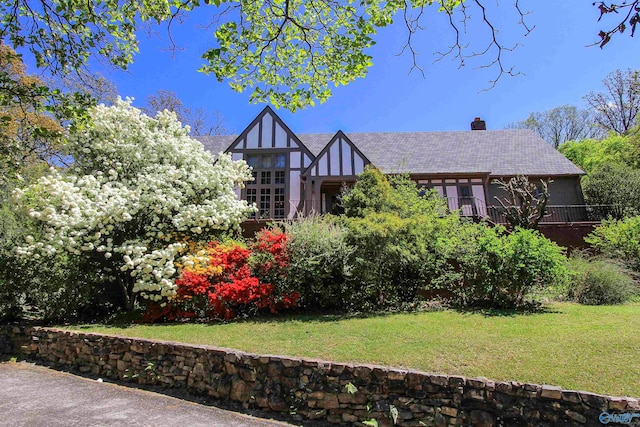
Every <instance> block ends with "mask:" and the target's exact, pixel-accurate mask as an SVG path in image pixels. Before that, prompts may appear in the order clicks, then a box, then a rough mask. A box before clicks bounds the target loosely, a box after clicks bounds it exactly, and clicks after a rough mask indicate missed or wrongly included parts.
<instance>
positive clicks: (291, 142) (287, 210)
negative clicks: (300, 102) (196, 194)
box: [225, 107, 314, 219]
mask: <svg viewBox="0 0 640 427" xmlns="http://www.w3.org/2000/svg"><path fill="white" fill-rule="evenodd" d="M225 151H226V152H228V153H231V156H232V158H233V159H234V160H240V159H244V160H245V161H246V162H247V164H248V165H249V166H251V168H252V173H253V178H254V180H253V181H250V182H248V183H247V184H246V187H245V188H244V189H243V190H242V192H241V194H240V197H242V198H244V199H246V200H247V201H249V202H250V203H255V204H256V206H257V207H258V212H257V213H256V214H255V218H257V219H261V218H275V219H284V218H292V217H293V216H294V215H295V214H296V212H298V211H299V210H300V209H302V203H303V199H302V198H301V195H302V188H301V185H302V172H303V171H304V170H305V169H306V168H307V167H308V166H309V165H310V164H311V162H312V160H313V158H314V155H313V154H312V153H311V151H309V149H308V148H307V147H306V146H305V145H304V144H303V143H302V142H301V141H300V139H299V138H298V137H297V136H296V135H295V134H294V133H293V132H292V131H291V129H289V127H288V126H287V125H286V124H285V123H284V122H283V121H282V120H281V119H280V117H278V115H277V114H275V112H273V110H272V109H271V108H269V107H266V108H265V109H264V110H262V112H261V113H260V114H258V116H257V117H256V118H255V119H254V120H253V121H252V122H251V123H250V124H249V126H247V128H246V129H245V130H244V131H243V132H242V133H241V134H240V135H239V136H238V137H237V138H236V139H235V140H234V142H233V143H231V145H230V146H229V147H227V149H226V150H225Z"/></svg>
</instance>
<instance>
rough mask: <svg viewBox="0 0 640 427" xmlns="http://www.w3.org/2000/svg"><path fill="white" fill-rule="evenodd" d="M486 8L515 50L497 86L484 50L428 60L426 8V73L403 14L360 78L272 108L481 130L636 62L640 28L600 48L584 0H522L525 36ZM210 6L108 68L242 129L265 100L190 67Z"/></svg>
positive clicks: (421, 42)
mask: <svg viewBox="0 0 640 427" xmlns="http://www.w3.org/2000/svg"><path fill="white" fill-rule="evenodd" d="M486 3H487V5H488V6H491V7H492V8H491V9H490V10H489V12H490V13H492V15H493V18H492V20H493V22H494V23H495V24H496V26H497V27H498V28H500V34H499V36H500V37H501V38H503V39H504V40H505V41H507V44H509V45H511V44H514V43H516V42H517V43H519V44H521V46H519V47H518V48H517V49H516V50H515V51H514V52H506V53H505V63H506V64H509V65H513V66H514V67H515V69H516V71H519V72H521V73H522V75H520V76H517V77H509V76H504V77H503V78H502V79H501V80H500V81H499V82H498V84H497V86H496V87H494V88H493V89H490V90H488V91H483V89H486V88H487V87H488V86H489V83H488V81H489V80H490V79H491V78H492V77H494V76H495V73H496V70H495V69H489V70H484V69H477V67H478V66H480V65H483V64H484V63H486V62H487V61H488V60H489V58H488V57H487V58H479V59H476V60H475V61H470V62H469V63H468V65H467V66H465V67H464V68H462V69H459V67H458V63H457V62H455V61H453V60H452V59H448V58H445V59H444V60H442V61H440V62H438V63H435V64H434V63H433V61H434V59H435V58H436V56H434V52H436V51H438V50H445V49H446V48H447V46H448V45H449V44H450V43H451V36H452V32H451V30H450V29H449V27H448V26H447V24H446V21H445V17H444V16H443V15H442V14H438V13H437V12H435V10H434V11H430V12H429V13H428V14H427V16H425V19H424V21H423V22H424V23H425V24H426V27H427V29H426V30H425V31H424V32H423V33H421V34H420V36H419V37H418V38H417V40H416V42H415V46H416V48H417V50H418V51H419V52H420V56H419V62H420V64H421V65H422V67H423V68H424V72H425V77H424V78H423V77H422V75H421V74H420V73H419V72H415V71H414V72H413V73H411V74H408V73H409V69H410V66H411V58H410V57H409V56H408V55H406V54H405V55H404V56H400V57H398V56H397V55H396V54H397V53H398V52H400V50H401V48H402V46H403V44H404V38H405V37H406V33H405V30H404V29H403V26H402V22H398V23H397V24H396V25H393V26H392V27H389V28H385V29H383V30H381V31H380V34H379V38H378V44H377V45H376V46H374V48H373V49H372V50H371V51H370V52H369V53H370V54H371V55H372V56H373V62H374V66H373V67H372V68H371V69H370V71H369V74H368V76H367V77H366V78H365V79H361V80H358V81H356V82H354V83H352V84H350V85H348V86H346V87H339V88H337V89H335V90H334V94H333V96H332V97H331V98H330V99H329V100H328V101H327V102H325V103H324V104H322V105H318V106H316V107H310V108H307V109H305V110H302V111H298V112H296V113H290V112H289V111H287V110H283V109H280V110H277V113H278V114H279V115H280V116H281V117H282V118H283V120H284V121H285V122H286V123H287V124H289V126H290V127H291V128H292V130H293V131H294V132H299V133H315V132H336V131H337V130H343V131H345V132H383V131H445V130H466V129H469V123H470V122H471V121H472V120H473V118H474V117H476V116H480V117H482V118H483V119H485V120H486V121H487V127H488V129H501V128H503V127H505V126H506V125H507V124H509V123H510V122H514V121H518V120H522V119H525V118H526V117H527V116H528V115H529V113H531V112H534V111H544V110H547V109H551V108H553V107H556V106H560V105H563V104H573V105H577V106H580V107H583V106H584V103H583V99H582V97H583V96H584V95H586V94H587V93H588V92H589V91H592V90H594V91H598V90H601V88H602V83H601V82H602V79H603V78H604V77H605V76H606V75H607V74H608V73H609V72H611V71H613V70H615V69H617V68H620V69H627V68H632V69H640V55H637V52H638V46H639V45H640V35H637V36H636V37H635V38H631V37H629V35H628V34H623V35H622V36H616V37H614V39H613V40H612V41H611V42H610V43H609V44H608V45H607V46H606V47H605V48H604V49H600V48H599V47H597V46H594V47H588V45H589V44H592V43H593V42H595V41H597V33H598V31H599V30H600V29H602V28H603V27H604V25H602V23H600V24H599V23H597V19H598V11H597V10H596V8H595V7H593V6H592V5H591V3H592V2H591V1H588V2H587V1H584V0H563V1H553V2H551V1H533V0H529V1H520V3H521V8H522V9H525V10H530V11H531V14H530V15H528V16H527V22H528V23H529V25H535V29H534V31H533V32H532V33H530V34H529V35H528V36H526V37H524V36H523V34H524V32H525V31H524V29H523V28H522V27H520V26H518V25H517V21H518V15H517V14H516V13H515V10H514V9H513V2H512V1H503V2H500V5H499V6H498V7H497V8H496V6H495V5H496V3H497V2H495V1H493V0H489V1H488V2H486ZM210 10H211V9H207V7H202V8H200V9H199V11H198V13H197V14H195V15H192V16H188V17H187V19H186V20H185V21H184V22H183V23H182V24H180V25H178V26H175V27H174V32H173V35H174V37H175V40H176V42H177V44H178V45H179V46H180V47H181V48H182V50H181V51H179V52H176V53H174V54H173V55H172V54H171V53H169V52H167V51H166V49H165V48H166V47H167V45H168V39H167V37H166V34H165V32H164V30H163V29H159V30H158V33H157V34H155V35H153V36H151V37H148V36H147V35H145V34H141V35H140V53H139V54H138V55H137V56H136V57H135V63H134V64H133V65H132V66H131V67H130V69H129V71H127V72H111V73H106V74H105V76H106V77H107V78H109V79H110V80H112V81H114V82H115V83H116V85H117V86H118V90H119V93H120V94H121V96H123V97H125V96H132V97H134V98H135V99H136V101H135V102H134V104H136V105H139V106H142V105H144V102H145V99H146V97H147V96H148V95H151V94H154V93H155V92H156V91H157V90H159V89H164V90H171V91H174V92H176V93H177V95H178V97H179V98H180V99H181V100H182V101H183V102H184V104H185V105H186V106H188V107H191V108H198V107H202V108H205V109H207V110H217V111H219V112H220V113H221V114H222V116H223V117H224V118H225V125H226V127H227V128H228V129H229V130H230V131H231V132H232V133H238V132H241V131H242V130H243V129H244V127H245V126H246V125H248V123H249V122H250V121H251V120H252V119H253V117H255V115H256V114H257V113H258V112H259V111H260V110H262V108H263V107H264V105H260V104H257V105H256V104H250V103H249V101H248V98H249V97H248V94H239V93H236V92H234V91H232V90H231V89H230V88H229V87H228V86H227V84H226V83H224V82H223V83H219V82H218V81H217V80H216V79H215V78H214V77H213V76H205V75H203V74H201V73H198V72H197V69H198V68H199V66H200V65H201V63H202V61H201V59H200V55H201V54H202V53H203V52H204V51H205V50H206V49H207V48H208V47H211V46H213V44H214V39H213V34H212V33H213V30H206V29H202V28H198V26H199V25H200V26H201V25H202V24H203V23H204V22H206V20H207V15H208V14H210V13H211V12H210ZM477 18H479V16H473V17H472V21H471V25H470V27H468V38H469V39H470V40H472V47H473V48H475V49H474V50H481V49H482V47H483V44H482V40H483V37H486V29H485V28H482V27H480V26H479V25H478V24H479V20H478V19H477Z"/></svg>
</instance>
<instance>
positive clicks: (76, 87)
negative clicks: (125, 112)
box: [47, 68, 118, 105]
mask: <svg viewBox="0 0 640 427" xmlns="http://www.w3.org/2000/svg"><path fill="white" fill-rule="evenodd" d="M47 83H48V85H49V86H51V87H55V88H58V89H61V90H64V91H65V92H69V93H82V94H85V95H87V96H89V97H90V98H91V99H92V100H93V101H94V102H95V103H101V104H105V105H114V104H115V103H116V101H117V100H118V87H117V86H116V85H115V83H113V82H112V81H110V80H109V79H107V78H106V77H104V76H103V75H102V74H100V73H93V72H91V71H89V70H88V69H86V68H83V69H80V70H78V71H77V72H74V73H68V74H63V75H58V76H52V77H51V78H49V79H47Z"/></svg>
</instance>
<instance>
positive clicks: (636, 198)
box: [582, 163, 640, 218]
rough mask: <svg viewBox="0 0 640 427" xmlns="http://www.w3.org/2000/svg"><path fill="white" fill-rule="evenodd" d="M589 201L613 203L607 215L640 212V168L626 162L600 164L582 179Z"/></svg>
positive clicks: (594, 203)
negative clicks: (612, 207)
mask: <svg viewBox="0 0 640 427" xmlns="http://www.w3.org/2000/svg"><path fill="white" fill-rule="evenodd" d="M582 189H583V191H584V197H585V200H586V201H587V203H589V204H591V205H613V206H614V207H615V208H614V209H607V210H605V211H604V213H605V214H606V215H612V216H613V217H615V218H622V217H624V216H625V215H628V214H629V212H631V214H633V213H634V212H635V214H636V215H637V213H638V212H640V170H638V169H635V168H633V167H631V166H628V165H626V164H620V163H617V164H616V163H612V164H605V165H602V166H600V167H599V168H598V169H596V170H594V171H593V172H590V173H589V175H588V176H586V177H584V178H583V179H582Z"/></svg>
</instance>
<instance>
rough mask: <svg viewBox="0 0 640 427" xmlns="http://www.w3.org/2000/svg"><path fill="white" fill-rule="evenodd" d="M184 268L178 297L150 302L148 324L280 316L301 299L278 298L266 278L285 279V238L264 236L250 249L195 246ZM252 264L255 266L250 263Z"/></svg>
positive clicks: (272, 234) (226, 245) (276, 234)
mask: <svg viewBox="0 0 640 427" xmlns="http://www.w3.org/2000/svg"><path fill="white" fill-rule="evenodd" d="M191 253H192V255H191V256H189V257H188V261H187V262H186V263H185V264H184V265H183V266H181V267H182V271H181V274H180V277H179V278H178V279H177V280H176V282H175V283H176V286H177V292H176V296H175V297H174V298H173V299H171V300H170V301H169V302H166V303H164V304H158V303H151V304H150V305H149V306H148V309H147V311H146V313H145V320H146V321H148V322H153V321H157V320H179V319H232V318H234V317H236V316H238V315H245V316H246V315H252V314H257V313H258V312H260V311H269V312H271V313H276V312H277V311H278V310H280V309H286V308H291V307H295V306H296V305H297V303H298V299H299V295H298V294H297V293H295V292H292V293H280V292H278V291H277V286H276V284H274V283H270V282H267V281H266V280H267V279H268V278H272V277H273V278H277V277H282V275H283V274H286V273H285V271H286V262H287V256H286V235H285V234H284V233H283V232H282V231H277V232H267V233H264V232H263V233H260V234H259V235H258V238H257V241H256V242H255V243H254V244H253V245H251V247H250V248H247V247H245V246H244V245H242V244H240V243H238V242H225V243H219V242H212V243H209V244H208V245H207V246H206V247H200V248H198V247H197V246H194V245H192V246H191ZM250 261H251V262H250Z"/></svg>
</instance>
